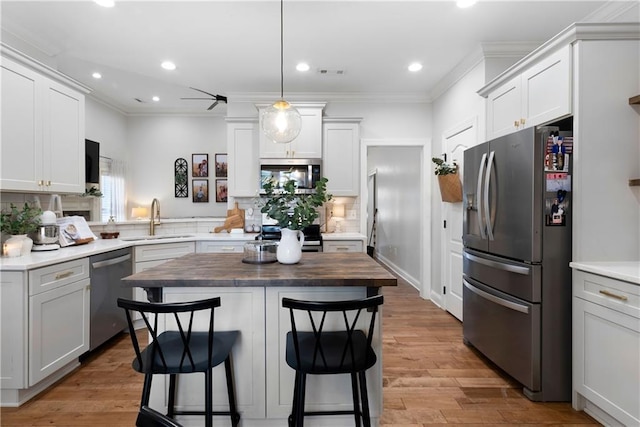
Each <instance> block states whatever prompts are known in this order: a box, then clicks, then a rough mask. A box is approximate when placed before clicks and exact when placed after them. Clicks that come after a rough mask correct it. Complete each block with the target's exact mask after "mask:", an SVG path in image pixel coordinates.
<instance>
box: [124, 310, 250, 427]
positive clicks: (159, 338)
mask: <svg viewBox="0 0 640 427" xmlns="http://www.w3.org/2000/svg"><path fill="white" fill-rule="evenodd" d="M118 307H122V308H123V309H124V310H125V312H126V315H127V322H128V324H129V332H130V335H131V340H132V342H133V348H134V350H135V353H136V358H135V359H134V360H133V363H132V366H133V369H134V370H136V371H137V372H140V373H143V374H144V375H145V376H144V387H143V389H142V399H141V402H140V407H141V408H143V407H147V406H149V395H150V393H151V380H152V378H153V375H154V374H164V375H169V396H168V412H167V417H169V418H174V416H175V415H204V416H205V425H206V426H207V427H211V426H212V424H213V420H212V416H213V415H229V416H230V417H231V425H232V426H233V427H236V426H237V425H238V423H239V422H240V414H239V413H238V411H237V409H236V400H235V390H234V383H233V373H232V366H231V348H232V347H233V344H234V343H235V341H236V339H237V337H238V335H239V331H216V332H214V327H213V326H214V312H215V308H217V307H220V297H216V298H210V299H206V300H201V301H193V302H179V303H148V302H140V301H131V300H126V299H122V298H118ZM207 311H208V331H203V332H200V331H193V330H192V328H193V323H194V315H195V313H196V312H203V313H198V316H203V315H206V314H207ZM136 312H137V313H139V314H140V315H141V317H142V320H143V321H144V323H145V325H146V327H147V330H148V331H149V334H150V340H151V342H150V343H149V344H148V345H147V347H146V348H144V349H143V350H140V345H139V343H138V338H137V336H136V331H135V328H134V323H133V318H134V316H133V313H136ZM160 314H166V315H167V320H168V319H169V318H170V317H169V315H173V316H171V318H172V319H173V320H174V321H175V324H176V327H175V330H168V331H165V332H162V333H158V318H159V317H160V316H159V315H160ZM223 362H224V368H225V374H226V380H227V394H228V397H229V411H224V412H221V411H213V372H212V370H213V368H214V367H215V366H218V365H220V364H221V363H223ZM196 372H200V373H204V375H205V390H204V399H205V401H204V403H205V410H204V411H178V410H176V409H175V400H176V399H175V398H176V396H175V394H176V375H178V374H191V373H196Z"/></svg>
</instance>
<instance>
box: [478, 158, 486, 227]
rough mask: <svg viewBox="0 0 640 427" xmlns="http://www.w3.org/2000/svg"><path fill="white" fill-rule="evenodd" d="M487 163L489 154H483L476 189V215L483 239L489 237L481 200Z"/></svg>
mask: <svg viewBox="0 0 640 427" xmlns="http://www.w3.org/2000/svg"><path fill="white" fill-rule="evenodd" d="M486 162H487V153H484V154H482V159H481V160H480V167H479V168H478V181H477V187H476V200H477V203H476V204H477V206H478V208H477V209H476V215H477V216H478V228H480V237H482V238H483V239H486V238H487V235H486V234H485V232H484V225H483V224H482V205H481V203H480V199H481V196H482V175H483V172H484V165H485V163H486Z"/></svg>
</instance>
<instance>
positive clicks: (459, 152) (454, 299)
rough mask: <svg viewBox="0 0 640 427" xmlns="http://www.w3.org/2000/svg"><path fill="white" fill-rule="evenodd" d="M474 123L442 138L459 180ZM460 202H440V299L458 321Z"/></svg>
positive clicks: (473, 134) (474, 139) (473, 140)
mask: <svg viewBox="0 0 640 427" xmlns="http://www.w3.org/2000/svg"><path fill="white" fill-rule="evenodd" d="M476 128H477V120H476V119H473V120H469V121H466V122H464V123H462V124H460V125H458V126H456V127H455V128H453V129H451V130H449V131H447V132H445V133H444V134H443V135H442V146H443V149H444V152H445V153H446V155H447V162H448V163H455V164H457V165H458V173H459V174H460V180H462V175H463V173H464V164H463V161H464V150H466V149H467V148H469V147H473V146H474V145H476V144H477V137H476V134H477V131H476ZM462 209H463V208H462V203H461V202H459V203H442V219H443V221H444V222H443V227H445V228H444V229H443V235H442V241H443V245H442V246H443V247H442V250H443V255H442V259H443V274H442V277H443V280H444V285H443V286H444V287H445V289H444V292H445V295H444V296H443V297H444V298H443V300H444V303H445V307H446V309H447V311H448V312H450V313H451V314H452V315H454V316H455V317H457V318H458V319H460V320H462V216H463V215H462V213H463V212H462ZM445 224H446V226H445Z"/></svg>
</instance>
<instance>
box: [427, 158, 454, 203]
mask: <svg viewBox="0 0 640 427" xmlns="http://www.w3.org/2000/svg"><path fill="white" fill-rule="evenodd" d="M431 161H432V162H433V163H435V165H436V166H435V170H434V173H435V174H436V176H437V177H438V185H439V187H440V197H441V198H442V201H443V202H448V203H456V202H461V201H462V183H461V182H460V177H459V176H458V165H456V164H455V163H454V164H453V166H451V165H449V164H448V163H446V162H445V161H444V160H442V159H440V158H438V157H433V158H432V159H431Z"/></svg>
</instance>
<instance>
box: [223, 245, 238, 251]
mask: <svg viewBox="0 0 640 427" xmlns="http://www.w3.org/2000/svg"><path fill="white" fill-rule="evenodd" d="M220 250H222V251H225V252H233V251H234V250H235V248H234V247H233V246H225V247H223V248H220Z"/></svg>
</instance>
